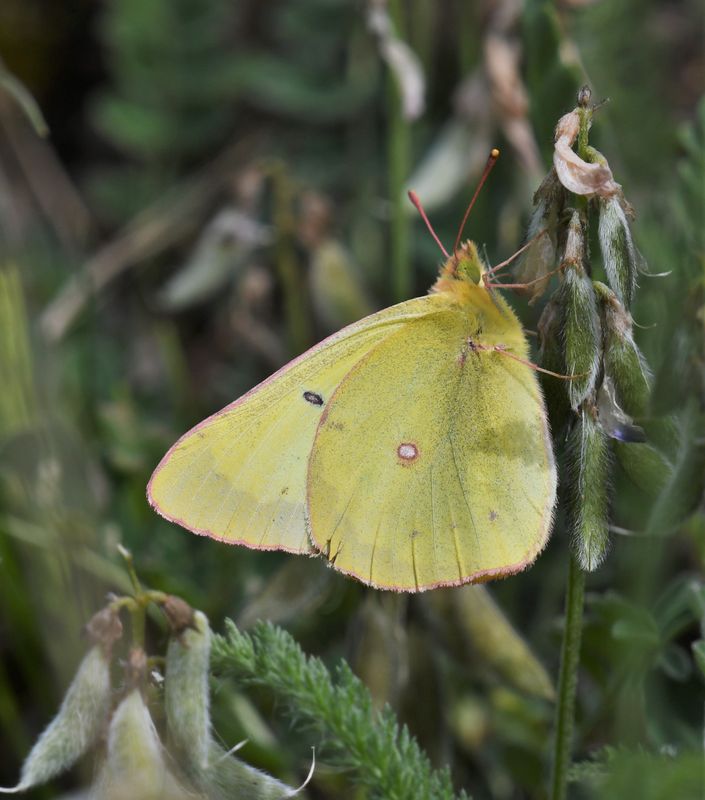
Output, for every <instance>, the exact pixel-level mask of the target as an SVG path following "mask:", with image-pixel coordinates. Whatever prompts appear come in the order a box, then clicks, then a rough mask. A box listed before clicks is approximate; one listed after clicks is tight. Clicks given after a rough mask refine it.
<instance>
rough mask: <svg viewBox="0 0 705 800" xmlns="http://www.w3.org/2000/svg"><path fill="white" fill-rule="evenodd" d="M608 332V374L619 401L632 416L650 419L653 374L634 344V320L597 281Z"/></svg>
mask: <svg viewBox="0 0 705 800" xmlns="http://www.w3.org/2000/svg"><path fill="white" fill-rule="evenodd" d="M594 287H595V292H596V294H597V297H598V300H599V303H600V313H601V316H602V321H603V322H602V329H603V333H604V347H605V353H604V364H605V372H606V373H607V375H609V376H610V377H611V378H612V380H613V381H614V388H615V393H616V397H617V402H618V403H619V405H620V406H621V407H622V408H623V409H624V411H625V412H626V413H627V414H629V415H630V416H632V417H643V416H646V414H647V413H648V410H649V399H650V395H651V372H650V370H649V368H648V366H647V364H646V361H645V359H644V357H643V356H642V354H641V351H640V350H639V348H638V347H637V345H636V342H635V341H634V334H633V330H632V318H631V315H630V314H629V312H628V311H627V310H626V309H625V308H624V306H623V305H622V304H621V303H620V302H619V299H618V297H617V295H616V294H615V293H614V292H613V291H611V290H610V289H609V287H607V286H605V284H604V283H600V282H599V281H595V283H594Z"/></svg>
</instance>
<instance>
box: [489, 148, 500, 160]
mask: <svg viewBox="0 0 705 800" xmlns="http://www.w3.org/2000/svg"><path fill="white" fill-rule="evenodd" d="M490 158H495V159H496V158H499V148H498V147H493V148H492V149H491V150H490Z"/></svg>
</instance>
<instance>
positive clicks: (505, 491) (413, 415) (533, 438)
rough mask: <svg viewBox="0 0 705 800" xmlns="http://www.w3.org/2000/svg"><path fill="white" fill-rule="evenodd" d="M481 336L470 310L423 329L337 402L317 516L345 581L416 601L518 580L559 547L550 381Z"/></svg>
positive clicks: (326, 441) (510, 331)
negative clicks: (442, 591) (549, 548)
mask: <svg viewBox="0 0 705 800" xmlns="http://www.w3.org/2000/svg"><path fill="white" fill-rule="evenodd" d="M513 320H514V318H513V315H512V316H511V317H510V318H507V319H503V320H502V326H503V330H502V335H503V338H504V341H503V342H501V343H502V344H505V345H508V346H511V348H512V349H513V350H514V352H515V353H516V354H517V355H518V356H519V357H521V358H525V357H526V352H525V350H526V345H525V342H524V339H523V335H522V333H521V329H520V328H519V325H518V323H515V322H514V321H513ZM402 337H406V341H407V345H408V346H404V343H403V340H402ZM473 337H475V341H476V342H477V343H480V344H482V343H483V340H482V338H477V331H476V329H475V328H474V321H473V318H472V316H471V315H470V316H469V315H467V314H465V313H462V312H461V311H459V310H457V309H452V308H449V309H448V310H447V311H446V312H445V313H442V314H437V315H434V316H432V317H426V318H423V319H418V320H415V321H413V322H410V323H409V324H408V325H407V326H405V328H404V330H400V331H397V332H396V333H395V334H394V335H393V336H390V337H389V338H387V339H386V340H385V341H384V342H382V343H380V344H379V345H378V346H377V347H376V348H375V349H374V351H372V352H371V353H370V354H369V355H368V356H367V357H366V358H365V359H364V361H361V362H359V363H358V365H356V366H355V367H354V368H353V369H351V370H350V371H349V373H348V374H347V375H346V377H345V378H344V379H343V380H342V382H341V383H340V385H339V386H338V388H337V390H336V392H335V393H334V395H333V396H332V398H331V402H330V404H329V406H328V408H327V409H326V411H325V412H324V414H323V415H322V417H321V421H320V425H319V427H318V432H317V434H316V439H315V442H314V446H313V452H312V455H311V460H310V464H309V485H308V516H309V525H310V529H311V531H310V533H311V537H312V540H313V543H314V544H315V546H316V547H317V548H319V549H320V550H321V551H322V552H323V553H324V554H325V555H326V556H327V557H328V558H329V559H330V560H331V561H332V562H333V563H334V565H335V567H336V568H337V569H340V570H342V571H344V572H347V573H350V574H352V575H354V576H355V577H357V578H359V579H361V580H363V581H365V582H366V583H370V584H372V585H375V586H379V587H382V588H390V589H396V590H407V591H408V590H411V591H414V590H418V589H424V588H430V587H433V586H438V585H449V584H457V583H464V582H467V581H471V580H475V581H477V580H483V579H486V578H489V577H492V576H498V575H502V574H510V573H511V572H516V571H518V570H519V569H521V568H523V567H525V566H526V565H527V563H529V562H530V561H532V560H533V559H534V558H535V556H536V555H537V554H538V552H539V551H540V550H541V548H542V547H543V545H544V544H545V541H546V539H547V537H548V533H549V530H550V518H551V509H552V506H553V502H554V498H555V471H554V467H553V460H552V451H551V444H550V439H549V436H548V429H547V423H546V417H545V412H544V409H543V402H542V399H541V395H540V391H539V388H538V383H537V381H536V377H535V375H534V373H533V371H532V369H531V368H530V367H528V366H525V365H523V364H520V363H517V362H516V361H514V360H512V359H510V358H509V357H508V356H506V355H504V354H502V353H498V352H489V351H473V350H472V349H471V348H470V347H469V344H468V342H469V341H471V340H472V339H473ZM485 342H486V343H489V342H487V340H485ZM491 343H492V344H496V343H500V342H494V341H493V342H491Z"/></svg>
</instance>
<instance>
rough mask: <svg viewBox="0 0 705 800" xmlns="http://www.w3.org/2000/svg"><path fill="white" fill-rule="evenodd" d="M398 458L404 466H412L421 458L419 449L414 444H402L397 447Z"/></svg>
mask: <svg viewBox="0 0 705 800" xmlns="http://www.w3.org/2000/svg"><path fill="white" fill-rule="evenodd" d="M397 456H399V460H400V462H401V463H402V464H412V463H413V462H414V461H416V459H417V458H418V457H419V448H418V447H417V446H416V445H415V444H414V443H413V442H402V443H401V444H400V445H399V447H397Z"/></svg>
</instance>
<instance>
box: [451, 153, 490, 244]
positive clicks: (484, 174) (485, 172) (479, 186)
mask: <svg viewBox="0 0 705 800" xmlns="http://www.w3.org/2000/svg"><path fill="white" fill-rule="evenodd" d="M498 158H499V150H498V149H497V148H496V147H493V148H492V151H491V152H490V157H489V158H488V159H487V163H486V164H485V168H484V170H483V171H482V176H481V177H480V182H479V183H478V184H477V189H475V194H474V195H473V196H472V200H471V201H470V203H469V205H468V207H467V211H466V212H465V216H464V217H463V221H462V222H461V223H460V228H459V229H458V235H457V236H456V237H455V244H454V245H453V252H454V253H457V251H458V245H459V244H460V237H461V236H462V235H463V228H464V227H465V223H466V222H467V221H468V217H469V216H470V212H471V211H472V207H473V206H474V205H475V200H477V196H478V195H479V194H480V189H482V187H483V186H484V185H485V181H486V180H487V176H488V175H489V174H490V172H492V167H494V165H495V163H496V162H497V159H498Z"/></svg>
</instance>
